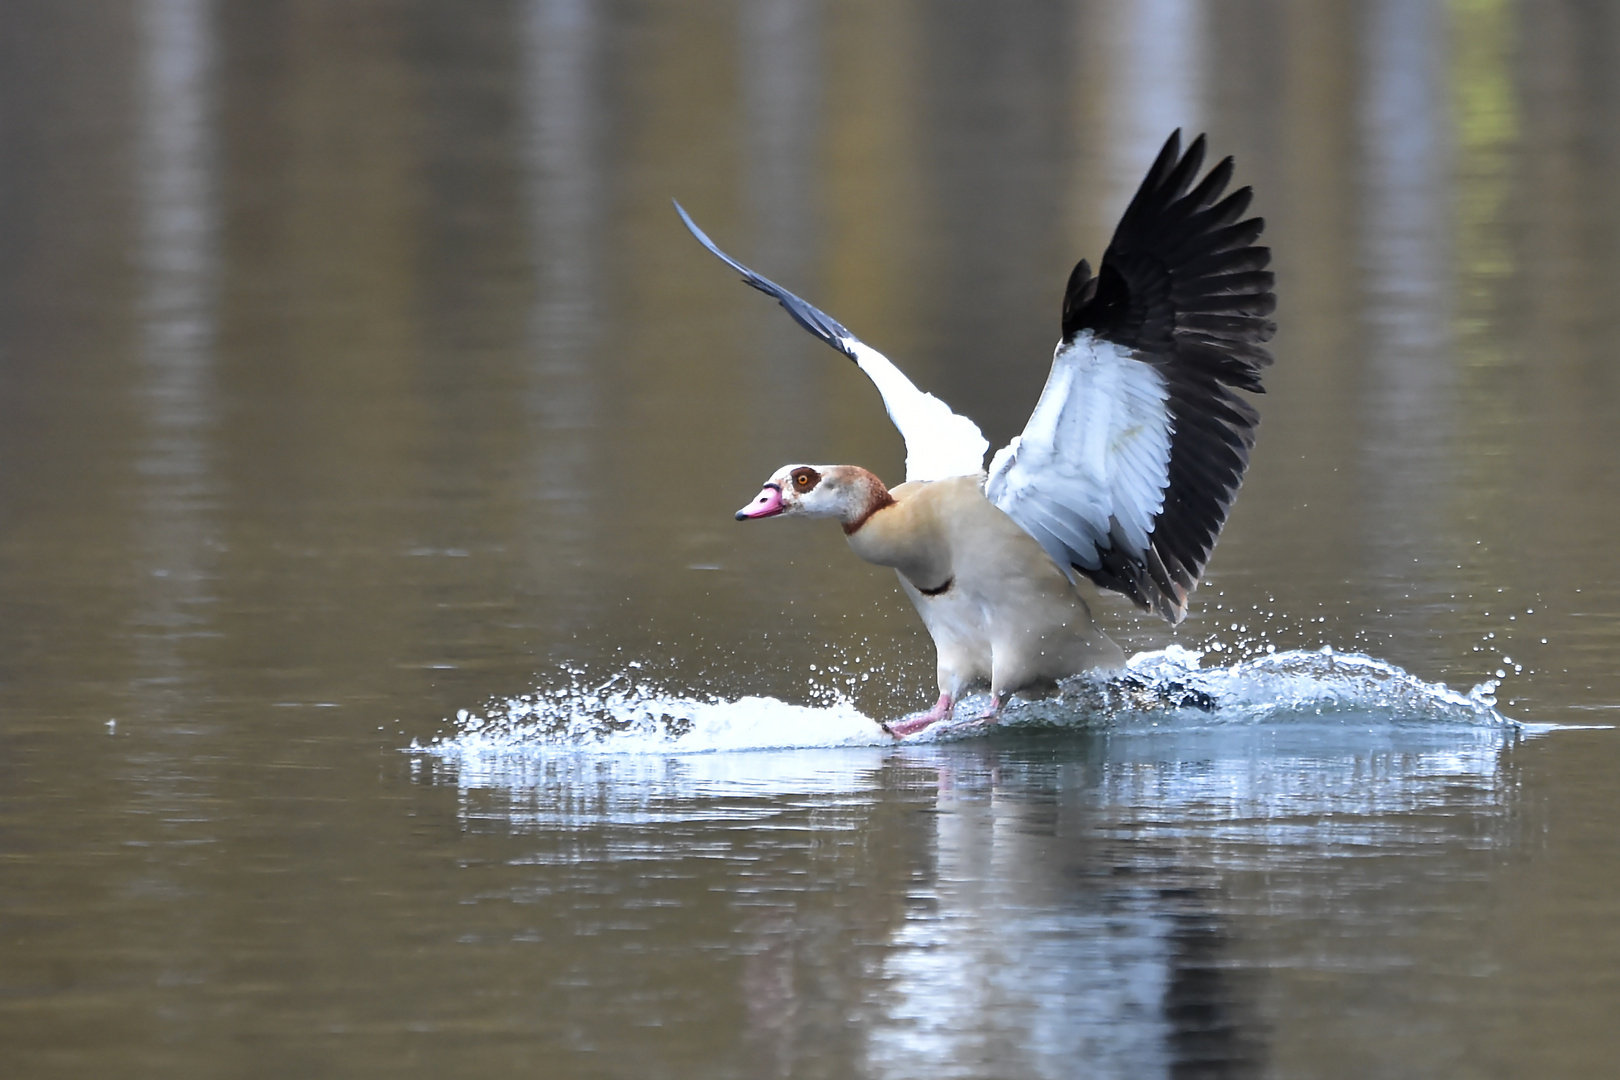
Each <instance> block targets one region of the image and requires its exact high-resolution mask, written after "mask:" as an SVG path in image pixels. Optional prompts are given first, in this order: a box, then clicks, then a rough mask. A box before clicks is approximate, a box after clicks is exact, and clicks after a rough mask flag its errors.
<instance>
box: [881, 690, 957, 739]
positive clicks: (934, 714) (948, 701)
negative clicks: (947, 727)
mask: <svg viewBox="0 0 1620 1080" xmlns="http://www.w3.org/2000/svg"><path fill="white" fill-rule="evenodd" d="M954 704H956V702H955V700H954V699H952V697H951V695H949V694H941V695H939V700H938V701H936V702H934V707H933V708H932V709H930V710H928V711H927V712H926V713H924V714H923V715H921V716H918V717H915V718H913V719H911V720H901V721H899V722H898V723H894V724H884V725H883V730H884V731H887V732H888V733H889V734H890V735H893V736H894V737H895V738H897V739H903V738H905V737H906V736H907V735H915V734H917V732H919V731H921V730H923V729H924V728H926V727H928V726H929V725H931V724H937V723H939V722H940V721H941V720H946V719H949V718H950V715H951V706H952V705H954Z"/></svg>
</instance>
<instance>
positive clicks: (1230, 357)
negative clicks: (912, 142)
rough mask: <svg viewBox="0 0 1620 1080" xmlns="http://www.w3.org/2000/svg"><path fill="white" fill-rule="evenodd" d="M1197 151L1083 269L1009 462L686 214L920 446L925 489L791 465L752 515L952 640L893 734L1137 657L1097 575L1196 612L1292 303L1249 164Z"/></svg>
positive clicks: (1160, 176)
mask: <svg viewBox="0 0 1620 1080" xmlns="http://www.w3.org/2000/svg"><path fill="white" fill-rule="evenodd" d="M1180 147H1181V132H1180V131H1179V130H1178V131H1176V132H1175V133H1173V134H1172V135H1171V136H1170V138H1169V140H1168V141H1166V142H1165V144H1164V149H1163V150H1161V151H1160V153H1159V156H1158V158H1157V159H1156V160H1155V161H1154V163H1153V166H1152V168H1150V169H1149V170H1148V173H1147V177H1146V178H1145V179H1144V180H1143V181H1142V186H1141V187H1140V188H1139V189H1138V190H1137V192H1136V195H1135V196H1134V197H1133V198H1132V199H1131V202H1130V205H1129V206H1128V207H1126V209H1125V213H1124V216H1123V217H1121V218H1120V222H1119V226H1118V227H1117V228H1116V229H1115V230H1114V238H1113V240H1112V242H1110V244H1109V245H1108V250H1107V251H1106V252H1105V253H1104V254H1103V258H1102V264H1101V266H1100V267H1099V269H1098V272H1097V274H1096V275H1095V276H1093V275H1092V273H1091V268H1090V266H1089V265H1088V264H1087V263H1086V262H1085V261H1084V260H1082V261H1081V262H1080V263H1079V265H1077V266H1076V267H1075V268H1074V272H1073V273H1072V274H1071V275H1070V276H1069V282H1068V287H1067V288H1066V289H1065V290H1064V294H1063V316H1062V338H1061V340H1059V342H1058V345H1057V349H1056V352H1055V354H1054V356H1053V358H1052V371H1051V374H1050V375H1049V376H1048V378H1047V382H1046V387H1045V389H1044V390H1042V391H1041V397H1040V401H1039V403H1038V404H1036V406H1035V411H1034V413H1033V414H1032V415H1031V416H1030V418H1029V422H1028V424H1026V425H1025V427H1024V430H1023V433H1022V434H1020V435H1018V436H1017V437H1015V438H1014V439H1013V440H1012V442H1011V443H1009V444H1008V445H1007V446H1005V447H1003V448H1002V449H1001V450H1000V451H998V452H997V453H996V455H995V456H994V457H993V458H992V459H991V461H990V467H989V470H988V472H986V470H985V468H984V455H985V452H986V451H987V450H988V449H989V444H988V443H987V442H986V441H985V438H984V436H983V435H982V434H981V433H980V432H979V429H978V427H977V425H975V424H974V423H973V421H971V420H969V419H967V418H966V417H964V416H960V415H958V414H956V413H954V412H952V411H951V409H950V407H949V406H947V405H946V404H945V403H944V402H942V401H940V400H939V399H938V398H936V397H934V396H933V395H931V394H927V393H924V392H923V391H921V390H918V389H917V388H916V387H915V386H913V385H912V383H911V381H910V380H909V379H907V378H906V377H905V375H903V374H901V372H900V370H899V369H898V368H896V367H895V366H894V365H893V364H892V363H890V362H889V360H888V359H886V358H885V357H884V356H883V355H882V354H881V353H879V352H877V350H875V349H873V348H872V347H871V346H870V345H867V344H866V343H864V342H862V341H861V340H859V339H858V338H856V337H855V336H854V335H853V334H851V333H850V332H849V331H848V330H846V329H844V327H843V326H841V325H839V323H837V322H836V321H834V320H833V319H831V318H829V317H828V316H827V315H826V314H824V313H823V312H821V311H819V310H817V309H816V308H814V307H812V306H811V305H810V304H807V303H805V302H804V301H803V300H801V299H799V298H798V297H797V296H795V295H793V294H792V293H790V292H788V291H787V290H786V289H784V288H782V287H781V286H780V285H777V284H776V283H775V282H772V281H770V280H768V279H766V278H763V277H761V276H760V275H758V274H756V273H754V272H753V271H752V270H750V269H748V268H747V267H746V266H744V265H742V264H741V263H739V262H737V261H736V260H735V259H733V258H731V257H730V256H729V255H727V254H726V253H725V252H723V251H721V250H720V249H719V248H718V247H716V246H715V244H714V242H713V241H712V240H710V239H709V238H708V236H706V235H705V234H704V233H703V231H702V230H701V229H699V228H698V227H697V225H696V224H695V223H694V222H693V221H692V219H691V218H690V217H689V216H688V215H687V213H686V211H685V210H684V209H682V208H681V206H680V205H679V204H678V203H677V204H676V207H675V209H676V211H677V212H678V213H679V214H680V216H681V220H682V221H684V222H685V223H686V227H687V228H688V229H690V230H691V232H692V235H694V236H695V237H697V239H698V240H699V242H701V243H702V244H703V246H704V247H706V248H708V249H709V250H710V251H711V252H713V253H714V254H715V255H717V256H719V257H720V258H721V259H722V260H724V261H725V262H726V263H727V264H729V265H730V266H731V267H732V269H734V270H736V271H737V272H738V273H740V274H742V276H743V281H744V282H746V283H747V284H749V285H752V286H753V287H754V288H756V289H759V290H760V291H761V292H764V293H767V294H769V295H771V296H773V297H775V298H776V299H777V300H778V301H779V302H780V303H781V305H782V306H783V307H784V308H785V309H787V312H788V314H789V315H791V316H793V318H794V319H795V320H797V321H798V323H799V324H800V325H801V326H803V327H804V328H805V329H807V330H809V331H810V332H811V333H813V334H815V335H816V336H817V337H819V338H821V339H822V340H823V341H826V342H827V343H828V344H830V345H832V346H833V347H834V348H836V349H838V350H839V351H840V352H843V353H844V354H845V355H847V356H848V357H849V358H850V359H852V360H854V361H855V363H856V364H857V365H858V366H859V367H860V369H861V370H862V371H863V372H865V373H866V375H867V376H868V377H869V378H870V379H871V380H872V382H873V383H874V384H875V385H876V386H877V389H878V392H879V393H880V394H882V395H883V403H884V405H885V406H886V407H887V409H888V413H889V418H890V419H891V420H893V421H894V425H895V427H897V428H898V429H899V430H900V434H901V436H902V438H904V440H905V444H906V482H905V483H903V484H901V485H899V486H898V487H895V488H893V489H892V490H891V489H890V488H888V487H886V486H885V485H884V483H883V481H882V480H880V479H878V478H877V477H876V476H875V475H873V474H872V473H871V472H868V471H867V470H866V469H862V468H860V467H858V466H854V465H789V466H786V467H784V468H783V469H781V470H779V471H778V472H777V473H776V475H774V476H772V477H771V478H770V480H769V481H767V482H766V484H765V486H764V488H763V489H762V490H761V491H760V493H759V496H758V497H757V498H756V499H754V500H753V501H752V502H751V503H749V504H748V505H747V506H745V507H744V508H743V509H741V510H739V511H738V512H737V518H738V520H749V519H754V518H768V517H790V516H799V517H829V518H835V519H837V520H838V522H839V523H840V524H841V525H842V526H843V529H844V535H845V536H846V537H847V538H848V541H849V546H850V547H851V548H852V549H854V551H855V554H857V555H859V556H860V557H861V558H863V559H865V560H867V561H868V562H871V563H876V564H877V565H879V566H889V567H893V568H894V569H895V571H896V572H897V573H898V574H899V577H900V587H901V588H902V589H903V590H904V591H905V593H906V595H907V596H908V597H910V599H911V602H912V604H914V605H915V606H916V608H917V612H918V614H919V615H921V616H922V620H923V623H924V624H925V625H926V626H927V627H928V632H929V633H930V634H931V635H932V636H933V639H934V645H935V648H936V650H937V652H938V656H939V664H938V672H939V695H940V696H939V700H938V702H936V703H935V705H934V707H933V708H932V709H931V710H930V711H929V712H927V713H925V714H923V715H921V716H918V717H916V718H914V719H911V720H907V721H902V722H900V723H896V724H892V725H886V729H887V730H889V732H890V733H891V734H893V735H895V736H896V737H900V736H905V735H909V734H912V733H914V732H917V731H921V730H922V729H924V728H926V727H928V726H929V725H931V724H933V723H936V722H938V721H940V720H943V719H945V718H947V717H948V716H950V715H951V711H952V708H953V707H954V705H955V703H956V701H957V700H958V699H959V698H960V697H961V696H962V694H963V693H964V692H965V691H966V690H968V689H970V688H971V687H973V686H975V685H982V684H983V683H985V682H988V683H989V686H990V695H991V701H990V709H989V711H988V712H986V714H985V715H984V717H983V718H982V719H984V720H986V721H988V722H994V720H995V719H996V718H997V717H998V716H999V714H1000V711H1001V709H1002V708H1003V707H1004V705H1005V704H1006V701H1007V699H1008V697H1009V696H1010V695H1013V694H1026V695H1028V694H1030V693H1031V692H1041V691H1045V690H1049V689H1050V688H1051V687H1052V686H1053V685H1055V683H1056V681H1057V680H1058V679H1061V678H1065V677H1068V676H1071V675H1076V674H1079V673H1081V672H1083V671H1089V670H1094V669H1103V670H1107V669H1117V668H1119V667H1121V666H1122V665H1123V664H1124V654H1123V653H1122V652H1121V650H1120V648H1119V646H1118V645H1116V644H1115V643H1114V642H1113V641H1112V640H1110V639H1109V638H1108V636H1107V635H1106V634H1104V633H1103V632H1102V630H1100V629H1099V628H1098V627H1097V625H1096V624H1095V623H1094V622H1093V621H1092V618H1091V612H1090V609H1088V608H1087V606H1086V602H1085V600H1084V599H1082V598H1081V596H1080V593H1079V592H1078V590H1077V589H1076V588H1075V576H1076V575H1077V574H1078V575H1084V576H1085V577H1088V578H1090V579H1091V580H1092V581H1093V582H1094V583H1096V584H1097V585H1099V586H1101V587H1102V588H1105V589H1110V590H1114V591H1116V592H1120V593H1123V594H1124V595H1126V596H1128V597H1130V598H1131V599H1132V600H1133V601H1135V602H1136V603H1137V604H1138V605H1139V606H1141V607H1142V608H1144V609H1146V610H1149V611H1153V612H1156V613H1158V614H1159V615H1161V616H1163V617H1164V618H1165V619H1166V620H1167V621H1169V622H1170V624H1171V625H1175V624H1177V623H1179V622H1180V621H1181V620H1182V619H1183V618H1184V617H1185V616H1186V614H1187V599H1188V596H1189V594H1190V593H1191V592H1192V590H1193V589H1194V587H1195V586H1196V585H1197V582H1198V576H1199V574H1200V573H1202V571H1203V569H1204V564H1205V563H1206V562H1207V561H1208V559H1209V554H1210V551H1211V549H1213V547H1214V546H1215V539H1216V537H1217V536H1218V535H1219V534H1220V531H1221V528H1222V526H1223V525H1224V524H1225V523H1226V517H1227V513H1228V511H1229V509H1230V508H1231V505H1232V500H1233V499H1234V498H1235V497H1236V495H1237V490H1238V487H1239V486H1240V484H1241V483H1242V481H1243V473H1244V471H1245V470H1246V469H1247V467H1248V463H1249V450H1250V449H1251V448H1252V447H1253V445H1254V429H1255V425H1256V423H1257V422H1258V419H1259V417H1258V415H1257V414H1256V412H1255V410H1254V408H1253V407H1252V406H1251V405H1250V404H1249V403H1248V402H1247V401H1246V400H1244V399H1242V398H1240V397H1238V396H1237V395H1236V394H1234V393H1233V390H1234V389H1238V390H1247V391H1251V392H1254V393H1263V392H1264V391H1263V388H1262V387H1261V384H1260V370H1261V368H1263V367H1265V366H1266V365H1268V364H1270V363H1271V355H1270V354H1269V353H1268V352H1267V351H1266V349H1265V348H1264V346H1263V344H1262V343H1263V342H1265V341H1268V340H1269V339H1270V338H1271V336H1272V334H1273V332H1274V331H1275V329H1276V327H1275V324H1273V323H1272V322H1270V321H1268V320H1267V319H1266V316H1267V315H1269V314H1271V312H1272V310H1273V309H1274V308H1275V307H1276V297H1275V295H1274V293H1273V291H1272V288H1273V275H1272V273H1271V272H1270V271H1269V270H1267V269H1266V266H1267V264H1268V263H1269V262H1270V261H1271V252H1270V250H1269V249H1267V248H1264V247H1257V246H1255V240H1256V239H1258V237H1259V236H1260V233H1261V231H1262V229H1263V228H1264V227H1265V222H1264V220H1263V219H1261V218H1258V217H1255V218H1248V219H1247V220H1239V219H1240V218H1242V217H1243V213H1244V211H1245V210H1246V209H1247V208H1248V206H1249V199H1250V195H1251V191H1250V189H1249V188H1247V187H1245V188H1241V189H1239V190H1237V191H1234V192H1232V193H1231V194H1230V195H1226V196H1225V197H1224V198H1223V197H1222V193H1223V192H1224V191H1225V189H1226V185H1227V183H1228V182H1229V181H1230V179H1231V177H1232V159H1231V158H1226V159H1225V160H1223V161H1222V162H1221V163H1220V164H1218V165H1216V166H1215V167H1214V168H1213V169H1211V170H1210V171H1209V172H1208V173H1207V174H1206V175H1205V176H1204V177H1203V179H1202V180H1197V176H1198V172H1199V169H1200V168H1201V166H1202V164H1203V160H1204V137H1203V136H1202V135H1200V136H1199V137H1198V138H1197V139H1196V140H1194V141H1193V143H1192V145H1191V146H1189V147H1188V148H1187V152H1186V153H1185V154H1182V153H1181V150H1180ZM1195 180H1196V181H1197V182H1196V183H1195V182H1194V181H1195Z"/></svg>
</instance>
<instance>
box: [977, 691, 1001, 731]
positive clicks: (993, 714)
mask: <svg viewBox="0 0 1620 1080" xmlns="http://www.w3.org/2000/svg"><path fill="white" fill-rule="evenodd" d="M1006 707H1007V699H1006V698H1004V697H997V696H996V695H995V694H991V695H990V707H989V708H988V709H986V710H984V712H982V713H980V714H979V720H980V721H981V722H988V723H990V724H994V723H995V722H996V721H998V720H1000V719H1001V710H1002V709H1005V708H1006Z"/></svg>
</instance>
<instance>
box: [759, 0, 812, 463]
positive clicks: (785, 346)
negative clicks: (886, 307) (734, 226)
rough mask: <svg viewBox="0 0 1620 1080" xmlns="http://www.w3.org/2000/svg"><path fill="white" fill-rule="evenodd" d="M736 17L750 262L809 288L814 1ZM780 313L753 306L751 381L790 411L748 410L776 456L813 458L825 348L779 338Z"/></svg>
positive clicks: (769, 2) (772, 4)
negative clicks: (756, 345)
mask: <svg viewBox="0 0 1620 1080" xmlns="http://www.w3.org/2000/svg"><path fill="white" fill-rule="evenodd" d="M737 18H738V30H739V41H738V52H739V61H740V65H739V66H740V76H741V85H740V87H739V88H738V91H739V92H738V97H739V102H738V104H739V106H740V108H741V110H742V115H743V125H744V130H745V132H746V134H745V137H744V141H743V151H744V184H745V190H746V191H747V202H748V206H747V209H748V211H749V218H750V219H751V222H752V224H753V229H752V235H753V237H754V241H753V245H752V247H753V252H754V254H753V255H752V258H753V259H754V260H755V261H756V263H757V265H759V266H764V267H770V269H769V270H766V271H764V272H765V273H766V275H767V276H774V277H775V278H776V279H777V280H780V281H791V282H796V283H798V284H797V285H796V286H794V287H797V288H800V289H801V290H803V291H806V292H812V293H813V292H815V291H816V290H815V289H813V288H812V286H813V285H816V284H818V282H816V280H815V279H813V278H812V277H811V276H810V270H811V268H812V267H814V266H815V265H816V263H817V257H818V255H819V254H820V252H821V244H820V243H819V236H820V232H821V230H820V229H819V228H818V227H817V225H818V222H819V220H820V216H821V215H820V211H821V210H822V205H821V200H820V191H819V190H818V188H819V181H820V179H821V177H822V175H823V170H822V168H821V164H822V155H821V154H820V152H819V151H820V149H821V139H820V137H821V133H822V123H821V120H822V85H821V81H822V72H823V71H824V70H825V60H824V54H823V50H822V22H823V12H822V2H821V0H759V2H757V3H746V4H742V5H740V6H739V8H738V9H737ZM779 317H780V313H779V312H777V311H775V310H774V309H773V308H771V307H770V306H769V305H766V304H756V305H753V316H752V317H751V318H750V320H749V323H748V325H749V326H750V327H752V328H753V330H754V332H753V334H752V335H751V336H752V337H753V338H754V339H755V340H758V341H760V342H768V343H772V344H770V345H767V346H766V347H764V348H761V349H759V350H757V353H756V361H755V363H754V364H753V365H752V367H753V372H752V374H751V375H750V382H751V383H754V384H755V385H756V386H757V387H758V391H757V396H758V398H759V399H760V400H762V401H767V402H774V401H782V400H791V402H792V407H791V408H768V407H767V408H762V409H758V410H753V411H752V416H753V422H754V424H756V425H758V426H759V427H760V429H761V434H762V435H763V436H764V438H765V444H766V445H767V446H770V447H772V448H775V449H776V450H777V451H778V452H779V453H780V454H783V455H785V457H784V461H786V460H793V461H802V460H806V459H808V458H812V457H813V458H816V459H817V460H821V459H823V458H824V457H825V454H826V446H827V436H826V432H825V424H826V416H825V411H824V410H823V408H822V407H821V398H822V395H820V394H817V393H809V392H806V391H807V390H808V388H810V387H816V386H820V385H822V384H823V382H824V381H825V380H824V379H823V378H822V376H823V375H824V374H825V371H826V368H827V366H828V365H827V360H826V357H825V356H823V355H822V349H823V348H824V346H821V345H819V343H817V342H815V341H814V340H813V339H811V338H809V337H801V336H799V335H791V336H784V335H783V334H781V333H780V332H779V331H780V330H781V323H780V321H779ZM772 331H777V332H772ZM751 351H753V350H751ZM772 467H773V468H774V466H772Z"/></svg>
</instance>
